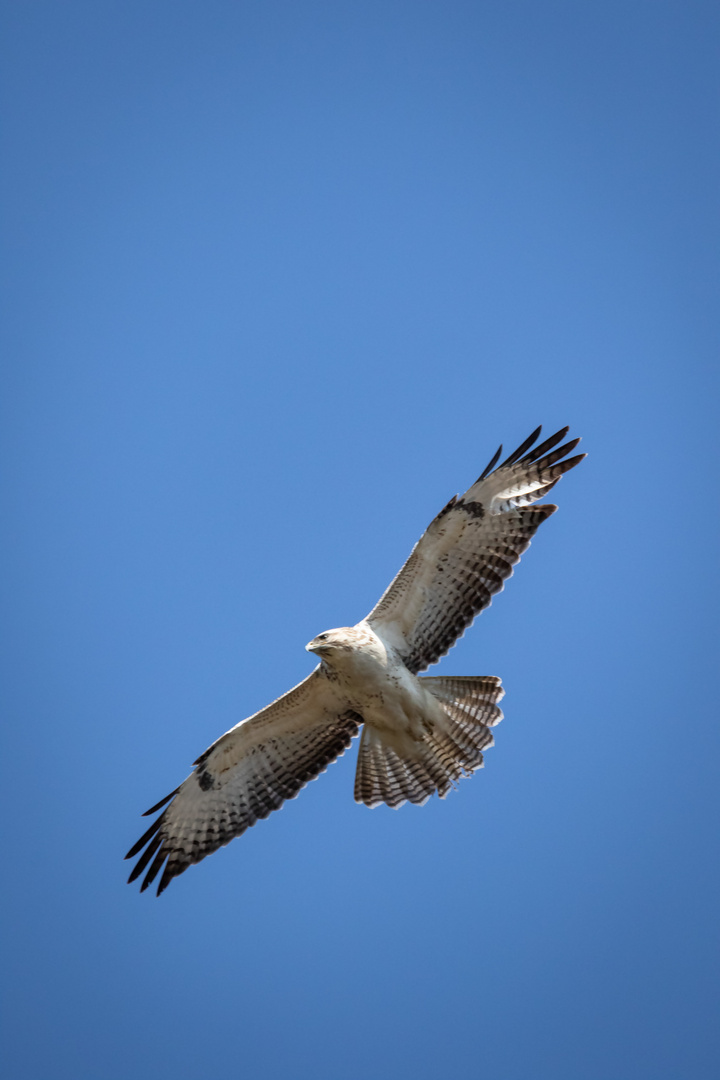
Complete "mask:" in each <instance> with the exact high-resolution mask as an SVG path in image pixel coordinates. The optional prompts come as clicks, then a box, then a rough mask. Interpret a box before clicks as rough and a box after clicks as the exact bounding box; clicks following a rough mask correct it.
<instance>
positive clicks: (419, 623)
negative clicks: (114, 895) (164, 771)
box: [126, 428, 585, 896]
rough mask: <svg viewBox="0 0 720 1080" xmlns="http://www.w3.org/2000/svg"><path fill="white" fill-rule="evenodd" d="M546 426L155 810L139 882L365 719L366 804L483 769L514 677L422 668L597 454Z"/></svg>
mask: <svg viewBox="0 0 720 1080" xmlns="http://www.w3.org/2000/svg"><path fill="white" fill-rule="evenodd" d="M540 430H541V429H540V428H538V429H537V430H536V431H534V432H533V433H532V435H531V436H530V437H529V438H528V439H526V440H525V442H524V443H522V445H521V446H519V447H518V448H517V450H516V451H515V452H514V453H512V454H511V455H510V456H509V457H508V458H506V459H505V461H503V463H502V464H501V465H499V466H498V465H497V462H498V460H499V458H500V455H501V453H502V446H501V447H500V449H499V450H498V451H497V453H496V454H495V456H494V457H493V459H492V461H491V462H490V463H489V465H488V466H487V468H486V469H485V471H484V472H483V473H482V475H481V476H480V477H479V479H478V480H476V482H475V483H474V484H473V485H472V487H470V488H468V490H467V491H466V492H465V494H464V495H461V496H457V495H455V496H454V497H453V498H452V499H451V500H450V502H449V503H448V504H447V506H446V507H444V509H442V510H441V511H440V513H439V514H438V515H437V517H436V518H435V519H434V521H432V522H431V523H430V525H429V527H428V529H427V530H426V532H425V533H424V534H423V536H422V537H421V538H420V540H419V541H418V543H417V544H416V545H415V547H414V548H413V550H412V552H411V554H410V558H409V559H408V560H407V562H406V563H405V565H404V566H403V568H402V570H401V571H400V573H399V574H398V575H397V577H396V578H395V580H394V581H393V582H392V583H391V584H390V586H389V588H388V589H387V591H386V592H385V593H384V595H383V596H382V597H381V599H380V600H379V601H378V603H377V604H376V605H375V607H374V608H373V610H372V611H371V612H370V614H369V615H367V616H366V618H364V619H363V620H362V621H361V622H359V623H358V624H357V626H350V627H342V628H341V629H338V630H327V631H325V633H322V634H318V636H317V637H316V638H313V640H312V641H311V642H309V643H308V644H307V645H306V646H305V647H306V649H307V650H308V652H311V653H314V654H315V655H316V656H317V657H318V660H319V663H318V665H317V667H316V668H315V670H314V671H313V672H312V674H311V675H309V676H308V677H307V678H306V679H305V680H304V681H303V682H301V683H300V684H299V685H298V686H296V687H294V689H292V690H290V691H288V693H287V694H284V695H283V696H282V697H280V698H278V699H277V701H274V702H273V703H272V704H271V705H268V706H267V708H265V709H261V710H260V712H258V713H255V715H254V716H250V717H249V718H248V719H247V720H243V721H242V722H241V723H239V724H237V725H236V726H235V727H234V728H231V729H230V731H228V732H226V733H225V734H224V735H222V736H221V737H220V738H219V739H218V740H217V742H215V743H213V745H212V746H211V747H209V748H208V749H207V750H206V751H205V753H204V754H201V755H200V757H199V758H198V759H197V761H196V762H195V768H194V770H193V772H192V773H191V774H190V776H188V778H187V779H186V780H184V781H183V783H182V784H181V785H180V786H179V787H178V788H176V789H175V791H173V792H172V793H171V794H170V795H168V796H167V797H166V798H165V799H162V800H161V801H160V802H159V803H157V805H156V806H153V807H152V808H151V809H150V810H148V811H147V814H154V813H156V812H157V811H160V810H161V809H162V808H163V807H165V809H164V810H163V811H162V813H161V814H160V816H159V817H158V818H157V820H156V821H155V822H154V823H153V824H152V825H151V826H150V828H149V829H148V830H147V832H146V833H145V834H144V836H142V837H141V838H140V840H138V842H137V844H135V845H134V847H132V848H131V849H130V851H129V852H128V853H127V856H126V858H128V859H133V858H135V857H136V856H137V855H140V858H139V859H138V861H137V863H136V864H135V867H134V868H133V871H132V873H131V874H130V878H129V880H130V881H134V880H135V879H136V878H138V877H140V875H141V874H143V872H145V876H144V878H143V882H142V885H141V891H142V890H144V889H146V888H147V887H148V885H150V883H151V882H152V881H153V880H154V879H155V878H156V877H157V875H158V874H159V873H160V871H161V870H162V874H161V876H160V881H159V884H158V888H157V895H158V896H159V895H160V893H161V892H162V891H163V889H165V888H166V887H167V886H168V885H169V883H170V882H171V881H172V879H173V878H174V877H177V875H178V874H182V872H183V871H184V870H186V869H187V868H188V866H190V865H191V864H192V863H197V862H200V860H201V859H204V858H205V856H206V855H210V854H211V853H212V852H213V851H216V850H217V848H219V847H222V845H223V844H227V843H229V842H230V840H232V839H233V837H235V836H240V834H241V833H243V832H245V830H246V829H248V828H249V827H250V826H251V825H254V824H255V822H256V821H257V820H258V818H265V817H267V816H268V814H270V812H271V811H272V810H277V809H278V808H279V807H281V806H282V804H283V802H284V801H285V800H286V799H293V798H295V796H296V795H297V794H298V792H299V791H300V789H301V788H302V787H304V786H305V784H307V782H308V781H309V780H314V779H315V777H316V776H318V775H319V774H320V773H321V772H324V771H325V769H326V767H327V766H328V765H329V764H330V762H332V761H334V760H335V759H336V758H337V757H339V756H340V755H341V754H342V753H344V751H345V750H346V749H347V747H348V746H349V745H350V743H351V741H352V739H353V737H354V736H355V735H357V734H358V732H359V730H360V727H361V726H362V737H361V739H360V746H359V751H358V762H357V773H356V777H355V799H356V800H357V802H361V803H365V805H366V806H378V805H379V804H380V803H386V804H387V805H388V806H392V807H397V806H401V805H402V803H404V802H406V801H407V802H411V803H420V804H421V803H424V802H426V801H427V799H429V798H430V796H431V795H433V794H434V793H435V792H437V794H438V795H439V796H440V798H444V796H445V795H446V794H447V793H448V791H449V790H450V788H451V787H452V786H453V785H454V782H455V781H457V780H458V779H459V778H460V777H462V776H469V775H470V774H471V773H473V772H474V771H475V770H476V769H478V768H480V766H481V765H482V760H483V750H485V749H486V748H487V747H489V746H492V742H493V737H492V731H491V728H492V727H493V725H494V724H497V722H498V721H499V720H501V719H502V712H501V711H500V708H499V707H498V701H499V700H500V699H501V697H502V696H503V692H504V691H503V689H502V687H501V684H500V679H499V678H497V677H496V676H492V675H480V676H475V675H468V676H463V677H458V676H434V677H427V676H419V675H418V673H419V672H421V671H424V670H425V668H427V667H428V666H429V665H430V664H434V663H435V662H436V660H439V659H440V657H441V656H444V655H445V653H446V652H447V651H448V650H449V649H450V648H451V646H452V645H453V644H454V643H455V641H456V640H457V638H458V637H460V635H461V634H462V633H463V631H464V630H465V629H466V628H467V627H468V626H469V625H470V623H471V622H472V621H473V619H474V618H475V616H476V615H477V614H478V612H480V611H482V609H483V608H486V607H488V606H489V604H490V602H491V600H492V597H493V594H494V593H496V592H499V591H500V590H501V589H502V588H503V583H504V581H505V579H506V578H508V577H510V575H511V574H512V568H513V565H514V564H515V563H516V562H517V561H518V560H519V558H520V556H521V554H522V553H523V551H525V549H526V548H527V547H528V545H529V543H530V538H531V537H532V536H533V534H534V533H535V530H536V529H537V528H538V526H539V525H541V524H542V522H543V521H545V519H546V518H548V517H550V515H551V514H553V513H554V512H555V510H557V507H556V506H554V505H552V504H546V505H542V506H534V505H532V504H533V503H535V502H536V501H537V500H538V499H540V498H542V497H543V496H545V495H547V493H548V492H549V491H550V489H551V488H552V487H554V486H555V484H556V483H557V482H558V480H559V479H560V477H561V476H562V475H563V473H565V472H567V471H568V470H569V469H572V468H573V467H574V466H575V465H577V464H578V463H579V462H580V461H582V459H583V458H584V457H585V454H578V455H576V456H575V457H568V454H570V453H571V451H572V450H574V449H575V447H576V446H577V444H578V442H579V441H580V440H579V439H572V440H570V441H569V442H566V443H563V439H564V438H565V436H566V434H567V432H568V428H563V429H562V430H561V431H558V432H557V433H556V434H555V435H552V436H551V437H550V438H549V439H546V440H545V442H543V443H541V444H540V445H539V446H535V443H536V441H537V439H538V438H539V436H540ZM558 444H562V445H558ZM533 447H534V449H533ZM143 848H144V849H145V850H144V851H143ZM141 852H142V854H140V853H141Z"/></svg>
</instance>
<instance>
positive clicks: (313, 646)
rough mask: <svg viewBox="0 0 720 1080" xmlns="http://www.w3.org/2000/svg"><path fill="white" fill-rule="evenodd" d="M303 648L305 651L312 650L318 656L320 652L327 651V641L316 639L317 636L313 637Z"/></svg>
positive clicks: (320, 654)
mask: <svg viewBox="0 0 720 1080" xmlns="http://www.w3.org/2000/svg"><path fill="white" fill-rule="evenodd" d="M305 649H306V651H307V652H313V653H316V654H317V655H318V656H322V654H323V653H324V652H326V651H327V642H325V641H318V639H317V638H313V639H312V641H308V643H307V645H306V646H305Z"/></svg>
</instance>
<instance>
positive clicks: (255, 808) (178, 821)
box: [125, 668, 362, 896]
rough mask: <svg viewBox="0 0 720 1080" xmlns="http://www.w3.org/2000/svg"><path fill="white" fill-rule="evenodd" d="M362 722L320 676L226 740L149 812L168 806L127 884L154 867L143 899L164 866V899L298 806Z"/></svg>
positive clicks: (138, 847)
mask: <svg viewBox="0 0 720 1080" xmlns="http://www.w3.org/2000/svg"><path fill="white" fill-rule="evenodd" d="M361 722H362V717H360V716H358V715H357V714H356V713H353V712H352V711H350V710H349V709H348V708H347V707H346V706H345V705H344V704H343V702H342V701H341V700H340V699H339V698H338V694H337V691H336V690H335V688H334V686H333V684H332V683H331V682H330V681H329V680H328V679H327V678H326V677H325V676H324V675H323V674H322V671H321V669H320V668H316V669H315V671H314V672H313V673H312V675H310V676H308V678H307V679H305V680H304V682H301V683H300V684H299V685H298V686H296V687H295V688H294V689H293V690H290V691H289V692H288V693H287V694H285V695H284V696H283V697H281V698H278V700H277V701H274V702H273V703H272V705H268V706H267V708H265V709H262V710H261V711H260V712H258V713H255V715H254V716H251V717H250V718H249V719H247V720H243V721H242V723H240V724H238V725H237V726H236V727H234V728H231V730H230V731H228V732H226V734H225V735H222V736H221V737H220V738H219V739H218V740H217V742H215V743H213V745H212V746H211V747H210V748H209V749H208V750H206V751H205V753H204V754H201V755H200V757H199V758H198V759H197V761H196V762H195V766H196V768H195V770H194V772H192V773H191V774H190V776H188V778H187V780H185V781H184V782H183V783H182V784H181V785H180V787H179V788H176V789H175V791H173V792H172V793H171V794H170V795H168V796H167V798H165V799H162V800H161V801H160V802H159V803H158V804H157V805H156V806H153V807H152V808H151V809H150V810H148V811H147V812H146V813H147V814H154V813H155V812H156V811H157V810H160V809H161V807H163V806H165V804H166V803H169V806H167V807H166V809H165V810H163V812H162V814H161V815H160V817H159V818H158V819H157V821H155V822H154V823H153V825H151V826H150V828H149V829H148V831H147V832H146V833H145V835H144V836H142V837H141V838H140V839H139V840H138V842H137V844H135V845H134V847H132V848H131V849H130V851H128V853H127V855H126V856H125V858H126V859H133V858H135V856H136V855H139V854H140V852H141V851H142V849H143V848H145V851H144V852H143V853H142V855H140V858H139V859H138V861H137V863H136V865H135V867H134V868H133V871H132V873H131V874H130V877H129V878H128V881H134V880H135V879H136V878H137V877H139V876H140V875H141V874H142V873H143V871H144V870H145V868H146V867H147V866H148V863H149V864H150V866H149V869H148V870H147V873H146V874H145V878H144V880H143V883H142V886H141V891H143V890H144V889H146V888H147V887H148V885H149V884H150V883H151V882H152V881H153V880H154V878H155V877H156V876H157V874H158V873H159V871H160V869H161V867H162V866H163V863H166V865H165V869H164V871H163V874H162V877H161V878H160V883H159V885H158V889H157V895H158V896H159V895H160V893H161V892H162V891H163V889H165V888H166V887H167V886H168V885H169V884H170V882H171V881H172V879H173V878H174V877H177V875H178V874H182V872H183V871H184V870H186V869H187V868H188V866H190V865H192V863H197V862H200V860H201V859H204V858H205V856H206V855H210V854H211V853H212V852H213V851H216V850H217V848H219V847H222V846H223V844H228V843H229V842H230V841H231V840H232V839H233V837H235V836H240V834H241V833H243V832H245V830H246V829H248V828H250V826H251V825H254V824H255V822H256V821H257V820H258V818H266V817H267V816H268V814H269V813H270V812H271V811H272V810H277V809H278V808H279V807H280V806H282V804H283V802H284V801H285V799H293V798H295V796H296V795H297V793H298V792H299V791H300V789H301V788H303V787H304V786H305V784H307V782H308V781H309V780H314V779H315V777H316V776H318V775H319V774H320V773H321V772H324V771H325V769H326V767H327V766H328V765H329V764H330V762H332V761H334V760H335V759H336V758H337V757H339V756H340V755H341V754H342V753H343V752H344V751H345V750H346V748H347V747H348V746H349V745H350V742H351V740H352V738H353V736H354V735H357V733H358V725H359V724H360V723H361ZM146 845H147V846H146ZM151 860H152V862H151ZM166 860H167V862H166Z"/></svg>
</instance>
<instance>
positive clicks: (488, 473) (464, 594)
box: [367, 428, 585, 672]
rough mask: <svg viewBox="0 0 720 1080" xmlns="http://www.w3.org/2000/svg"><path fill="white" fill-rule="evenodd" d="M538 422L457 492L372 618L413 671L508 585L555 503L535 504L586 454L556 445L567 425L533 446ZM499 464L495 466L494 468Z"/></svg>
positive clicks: (438, 652) (425, 663)
mask: <svg viewBox="0 0 720 1080" xmlns="http://www.w3.org/2000/svg"><path fill="white" fill-rule="evenodd" d="M540 431H541V428H538V429H537V430H536V431H534V432H533V433H532V435H531V436H530V437H529V438H528V439H526V440H525V442H524V443H523V444H522V445H521V446H519V447H518V448H517V450H516V451H515V452H514V453H512V454H511V455H510V457H509V458H507V459H506V460H505V461H504V462H503V463H502V465H500V466H499V467H498V468H495V465H496V463H497V461H498V458H499V457H500V454H501V453H502V447H500V449H499V450H498V452H497V453H496V454H495V457H494V458H493V459H492V461H491V462H490V464H489V465H488V466H487V468H486V469H485V471H484V472H483V474H482V476H480V478H479V479H478V480H477V481H476V482H475V483H474V484H473V486H472V487H471V488H469V489H468V490H467V491H466V492H465V494H464V495H463V496H461V497H460V498H458V496H457V495H456V496H454V498H452V499H451V500H450V502H449V503H448V504H447V506H446V507H445V508H444V509H443V510H441V511H440V513H439V514H438V516H437V517H436V518H435V520H434V521H433V522H432V523H431V524H430V526H429V528H428V529H427V531H426V532H425V533H424V534H423V536H422V537H421V538H420V540H419V541H418V543H417V544H416V545H415V547H414V548H413V551H412V553H411V555H410V558H409V559H408V561H407V562H406V563H405V565H404V566H403V568H402V570H401V571H400V573H399V574H398V575H397V577H396V578H395V580H394V581H393V582H392V583H391V585H390V587H389V588H388V589H387V591H386V592H385V594H384V595H383V596H382V598H381V599H380V601H379V602H378V604H377V605H376V606H375V607H374V608H373V610H372V611H371V612H370V614H369V615H368V616H367V622H368V623H369V624H370V626H371V627H372V628H373V630H375V631H376V632H377V633H378V634H379V635H380V636H381V637H382V638H383V639H384V640H386V641H388V642H389V643H390V644H392V645H393V646H394V647H395V648H396V649H397V651H398V652H399V654H400V656H401V657H402V659H403V661H404V663H405V665H406V666H407V667H408V668H409V669H410V671H412V672H418V671H423V670H424V668H426V667H427V666H428V665H429V664H434V663H435V661H436V660H439V659H440V657H441V656H444V654H445V653H446V652H447V651H448V649H450V648H451V646H452V645H453V644H454V643H455V641H456V640H457V638H458V637H460V635H461V634H462V633H463V631H464V630H465V629H466V628H467V627H468V626H469V625H470V623H471V622H472V620H473V619H474V618H475V616H476V615H477V614H478V612H479V611H482V609H483V608H485V607H488V606H489V604H490V602H491V600H492V597H493V594H494V593H496V592H499V591H500V590H501V589H502V588H503V583H504V581H505V579H506V578H508V577H510V575H511V574H512V568H513V565H514V564H515V563H516V562H518V560H519V558H520V556H521V554H522V553H523V551H525V549H526V548H527V546H528V545H529V543H530V538H531V537H532V535H533V533H534V532H535V531H536V529H537V528H538V527H539V526H540V525H541V524H542V522H543V521H545V519H546V518H548V517H549V516H550V514H553V513H554V512H555V511H556V510H557V507H556V506H552V505H548V506H531V505H530V504H531V503H534V502H535V501H536V500H537V499H539V498H541V497H542V496H543V495H546V494H547V493H548V492H549V491H550V489H551V488H552V487H554V486H555V484H556V483H557V482H558V480H559V479H560V477H561V476H562V474H563V473H565V472H567V471H568V469H572V468H573V467H574V466H575V465H577V464H578V463H579V462H580V461H582V459H583V458H584V457H585V454H578V455H577V456H576V457H570V458H569V457H568V456H567V455H568V454H569V453H570V452H571V451H572V450H574V449H575V447H576V446H577V444H578V443H579V442H580V440H579V439H572V440H571V441H570V442H567V443H564V444H563V445H562V446H558V443H561V442H562V440H563V439H564V438H565V436H566V434H567V432H568V428H563V429H562V430H561V431H558V432H557V433H556V434H555V435H552V436H551V437H550V438H549V439H546V441H545V442H544V443H542V444H541V445H540V446H537V447H536V448H535V449H534V450H531V449H530V447H532V446H533V444H534V443H535V442H536V440H537V439H538V437H539V435H540ZM493 469H494V471H493Z"/></svg>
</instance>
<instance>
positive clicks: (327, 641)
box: [305, 626, 359, 659]
mask: <svg viewBox="0 0 720 1080" xmlns="http://www.w3.org/2000/svg"><path fill="white" fill-rule="evenodd" d="M357 638H358V632H357V630H356V629H355V627H353V626H341V627H340V628H339V629H337V630H325V631H324V632H323V633H322V634H318V636H317V637H314V638H313V639H312V641H308V643H307V645H306V646H305V648H306V649H307V651H308V652H312V653H316V654H317V656H319V657H320V658H321V659H327V658H328V657H330V656H332V655H333V654H335V655H337V653H338V652H340V651H347V650H348V649H353V648H356V647H357V645H358V644H359V641H358V640H357Z"/></svg>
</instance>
